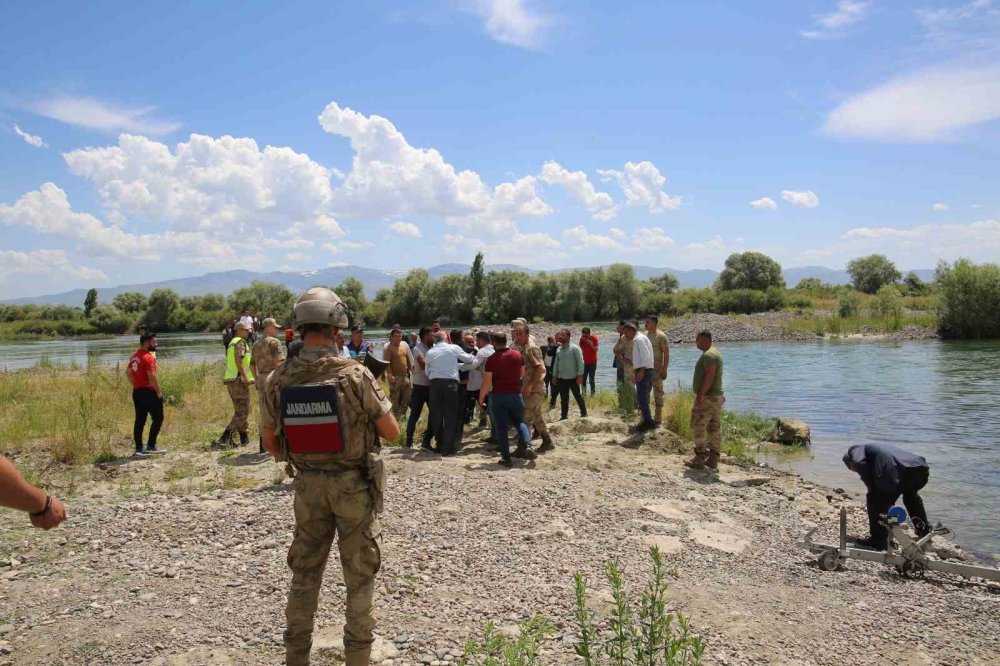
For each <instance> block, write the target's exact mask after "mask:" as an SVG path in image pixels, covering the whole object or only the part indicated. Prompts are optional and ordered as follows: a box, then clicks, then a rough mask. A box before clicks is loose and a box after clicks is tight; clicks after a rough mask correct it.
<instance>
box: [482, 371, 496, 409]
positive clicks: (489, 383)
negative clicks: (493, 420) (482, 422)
mask: <svg viewBox="0 0 1000 666" xmlns="http://www.w3.org/2000/svg"><path fill="white" fill-rule="evenodd" d="M492 388H493V373H492V372H488V371H487V373H486V374H485V375H483V385H482V386H480V387H479V404H480V405H483V406H484V407H485V406H486V396H488V395H489V394H490V389H492Z"/></svg>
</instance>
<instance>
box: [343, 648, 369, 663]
mask: <svg viewBox="0 0 1000 666" xmlns="http://www.w3.org/2000/svg"><path fill="white" fill-rule="evenodd" d="M371 657H372V649H371V647H370V646H369V647H366V648H363V649H361V650H344V666H368V662H369V660H370V659H371Z"/></svg>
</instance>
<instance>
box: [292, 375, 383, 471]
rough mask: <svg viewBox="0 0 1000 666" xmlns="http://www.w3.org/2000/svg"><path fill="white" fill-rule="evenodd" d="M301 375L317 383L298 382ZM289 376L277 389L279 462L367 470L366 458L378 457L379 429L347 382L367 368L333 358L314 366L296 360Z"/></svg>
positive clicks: (379, 444)
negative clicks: (361, 466) (372, 454)
mask: <svg viewBox="0 0 1000 666" xmlns="http://www.w3.org/2000/svg"><path fill="white" fill-rule="evenodd" d="M302 370H307V371H308V374H309V375H310V376H311V377H312V378H313V379H311V380H310V381H304V382H300V381H296V374H298V373H299V372H301V371H302ZM285 373H286V374H284V375H283V376H282V379H283V380H286V381H287V384H286V385H284V386H281V387H280V388H279V389H278V392H279V401H278V447H279V457H278V459H279V460H283V459H284V460H290V461H292V462H293V463H295V462H302V463H306V464H308V465H310V466H319V467H325V466H330V467H341V466H351V465H363V464H364V463H365V460H366V458H367V456H368V454H370V453H378V451H379V450H380V448H381V443H380V441H379V438H378V432H377V431H376V430H375V424H374V422H372V420H371V419H370V418H368V415H367V414H366V413H365V411H364V409H363V408H362V406H361V402H360V399H359V398H358V396H357V395H355V393H354V390H353V389H352V387H351V386H350V381H349V380H350V378H351V377H352V374H361V373H364V367H363V366H361V365H358V363H357V362H356V361H353V360H351V359H346V358H343V357H341V356H332V355H331V356H324V357H322V358H320V359H318V360H316V361H312V362H301V359H295V361H294V362H293V364H292V365H291V367H289V366H286V368H285ZM317 376H318V377H322V378H321V379H315V378H316V377H317ZM281 383H283V384H284V383H285V381H283V382H281Z"/></svg>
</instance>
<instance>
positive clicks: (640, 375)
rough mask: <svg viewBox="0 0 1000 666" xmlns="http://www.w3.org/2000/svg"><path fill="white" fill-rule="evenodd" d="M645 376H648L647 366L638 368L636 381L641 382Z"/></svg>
mask: <svg viewBox="0 0 1000 666" xmlns="http://www.w3.org/2000/svg"><path fill="white" fill-rule="evenodd" d="M645 378H646V369H645V368H639V369H638V370H636V371H635V381H636V383H638V382H641V381H642V380H643V379H645Z"/></svg>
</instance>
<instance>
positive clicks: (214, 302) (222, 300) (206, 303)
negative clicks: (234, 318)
mask: <svg viewBox="0 0 1000 666" xmlns="http://www.w3.org/2000/svg"><path fill="white" fill-rule="evenodd" d="M198 307H199V308H200V309H202V310H203V311H205V312H217V311H219V310H224V309H225V308H226V297H225V296H223V295H222V294H215V293H212V294H205V295H204V296H202V297H201V302H200V303H199V304H198ZM275 314H276V315H277V314H278V313H277V312H275ZM282 315H284V313H282Z"/></svg>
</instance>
